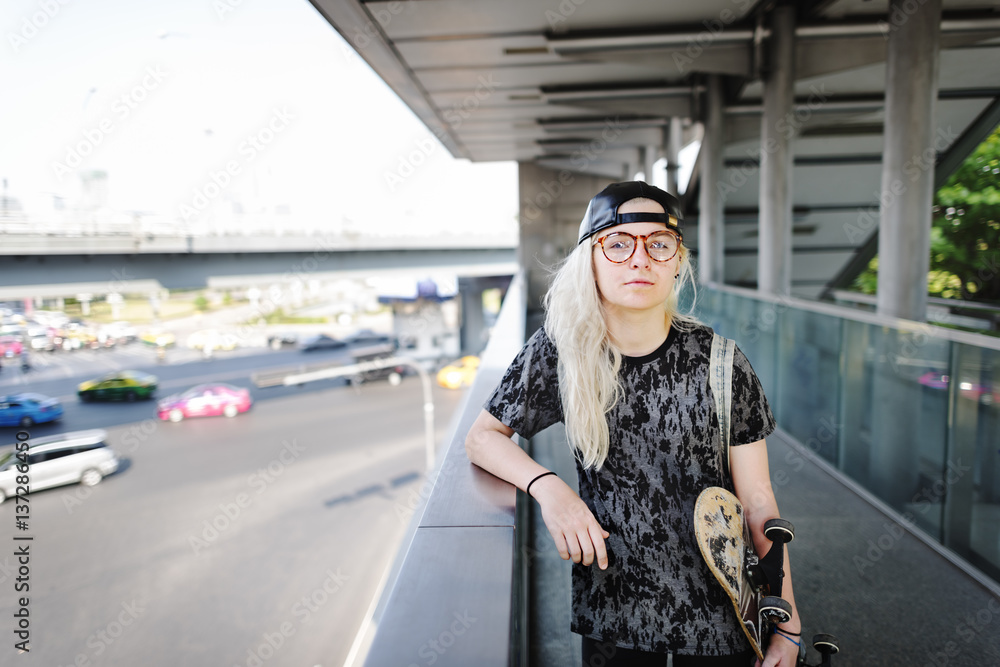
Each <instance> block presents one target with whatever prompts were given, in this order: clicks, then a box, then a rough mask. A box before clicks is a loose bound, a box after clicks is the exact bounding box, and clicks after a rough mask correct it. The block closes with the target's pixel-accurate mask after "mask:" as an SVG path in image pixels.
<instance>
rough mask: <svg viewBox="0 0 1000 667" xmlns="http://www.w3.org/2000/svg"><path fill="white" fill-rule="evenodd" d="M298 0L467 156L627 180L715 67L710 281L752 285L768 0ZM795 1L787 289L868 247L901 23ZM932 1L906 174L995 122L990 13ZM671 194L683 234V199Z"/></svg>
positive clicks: (998, 18) (996, 71) (687, 136)
mask: <svg viewBox="0 0 1000 667" xmlns="http://www.w3.org/2000/svg"><path fill="white" fill-rule="evenodd" d="M312 3H313V4H314V5H315V6H316V8H317V9H318V10H319V11H320V12H321V13H322V14H323V16H324V17H326V19H327V20H328V21H329V22H330V23H331V24H332V25H333V27H334V28H336V29H337V31H338V32H339V33H340V34H341V35H342V36H343V37H344V39H345V40H346V41H347V42H348V44H349V45H350V46H351V47H352V48H354V49H355V50H356V51H357V52H358V54H359V55H360V56H361V57H362V58H364V59H365V60H366V61H367V62H368V64H369V65H371V66H372V68H373V69H374V70H375V71H376V73H378V75H379V76H381V77H382V78H383V79H384V80H385V81H386V83H387V84H388V85H389V86H390V87H391V88H392V89H393V90H394V91H395V92H396V93H397V94H398V95H399V96H400V97H401V98H402V100H403V101H404V102H405V103H406V104H407V105H408V106H409V107H410V109H411V110H413V112H414V113H415V114H416V115H417V116H418V117H419V118H420V119H421V120H422V121H423V122H424V124H425V125H426V126H427V128H428V130H429V132H430V133H431V134H433V135H434V136H436V137H437V138H438V139H439V140H440V141H441V142H442V143H443V144H444V145H445V146H446V147H447V148H448V150H449V151H450V152H451V153H452V154H453V155H454V156H456V157H463V158H468V159H470V160H474V161H482V162H488V161H500V160H514V161H518V162H529V163H536V164H539V165H541V166H545V167H548V168H550V169H553V170H556V171H557V172H560V171H562V170H567V173H569V172H574V173H587V174H593V175H599V176H602V177H607V178H608V179H610V180H620V179H623V178H628V177H631V176H632V175H633V174H635V173H637V172H639V171H643V170H644V162H645V160H644V157H647V158H648V156H649V153H648V152H645V153H644V151H652V154H653V156H654V157H659V156H660V155H663V154H664V147H665V145H666V143H667V137H668V136H669V125H670V121H671V119H672V118H677V119H681V121H682V124H683V126H684V139H683V141H684V143H688V142H690V141H692V140H694V139H696V138H698V133H699V126H698V124H697V123H696V122H695V121H698V120H700V116H701V113H702V108H703V105H704V100H703V97H704V96H703V94H702V93H703V92H704V77H705V76H706V75H707V74H712V73H715V74H723V75H725V76H726V82H727V85H726V94H725V98H726V101H725V106H726V108H725V123H724V124H725V127H726V130H725V132H726V138H725V147H724V158H725V160H726V168H725V177H724V179H723V181H724V183H725V184H727V185H728V189H727V193H728V195H727V201H726V209H727V210H726V232H725V247H726V262H725V264H726V275H725V280H726V282H728V283H732V284H744V285H752V284H754V283H755V282H756V262H757V242H758V239H757V227H758V225H757V219H758V197H759V195H758V193H759V181H758V171H759V167H758V164H757V160H758V158H759V157H760V152H761V151H760V143H761V142H760V135H761V115H762V102H761V100H762V85H761V81H760V79H761V72H762V71H763V69H764V68H765V67H766V64H765V62H764V58H763V53H764V50H763V49H762V43H763V42H765V41H766V39H767V35H768V28H767V22H766V20H765V19H766V16H765V15H766V12H767V11H768V7H770V6H771V5H773V3H770V2H764V1H752V0H745V1H740V0H706V1H704V2H698V3H690V2H657V1H653V0H623V1H621V2H581V1H580V0H564V1H563V2H559V3H556V2H551V3H538V2H535V0H511V1H507V2H495V1H492V0H435V1H434V2H385V1H377V2H362V1H361V0H312ZM795 5H796V7H797V8H798V18H797V28H796V57H795V95H796V99H797V107H796V111H795V114H794V117H793V118H789V119H788V123H787V126H788V129H789V130H790V131H793V132H794V133H795V134H796V141H795V143H794V158H795V167H794V176H793V208H794V221H793V222H794V225H793V239H792V245H793V267H792V289H793V291H794V293H795V294H797V295H801V296H807V297H815V296H817V295H819V294H820V293H822V292H823V291H824V290H825V289H826V288H827V287H829V286H835V284H838V283H843V281H844V280H845V275H846V274H845V270H846V269H849V270H848V271H847V273H850V272H851V271H853V272H854V273H853V274H852V275H850V276H849V278H853V275H856V273H857V272H858V271H860V268H863V266H864V265H865V264H867V260H868V259H870V257H871V253H872V252H873V251H872V248H873V246H872V245H871V244H870V243H868V240H869V239H870V238H871V237H872V236H873V235H874V233H875V232H876V229H877V218H878V206H879V189H880V181H881V170H882V167H881V160H882V144H883V127H884V124H885V122H886V119H885V113H884V112H885V109H884V91H885V80H886V53H887V48H886V47H887V43H888V40H887V37H888V35H889V34H890V33H891V31H892V30H894V29H895V27H896V26H898V25H899V23H900V22H902V21H905V20H907V16H906V14H905V12H901V11H896V12H895V13H894V14H890V13H889V2H888V0H871V1H869V0H864V1H863V0H809V1H805V2H798V3H795ZM912 5H913V6H914V7H917V6H921V5H923V3H912ZM903 6H904V7H909V6H910V3H904V4H903ZM942 7H943V15H942V23H941V30H942V36H941V53H940V58H939V95H938V101H937V106H936V134H935V136H936V137H937V142H936V145H935V149H936V150H937V156H936V157H935V158H934V159H933V160H931V162H933V163H934V164H929V165H921V166H920V167H921V168H932V167H934V166H935V164H936V165H937V166H938V169H939V170H940V171H941V172H942V174H944V175H945V176H946V175H947V174H950V173H951V171H950V170H953V169H954V168H955V167H956V166H957V164H959V163H960V162H961V159H964V157H966V156H967V155H968V154H969V152H970V151H971V150H973V149H974V148H975V146H976V145H978V144H979V143H980V142H981V141H982V139H983V138H985V136H986V135H987V134H988V133H989V131H990V130H992V128H993V127H994V126H995V125H996V124H997V122H1000V103H998V102H997V100H998V98H1000V15H998V14H997V13H996V9H995V3H994V2H989V1H988V0H943V2H942ZM651 162H652V161H650V163H651ZM647 178H648V176H647ZM688 194H690V193H688ZM685 199H686V200H687V205H688V216H687V218H686V221H685V226H686V228H688V229H691V228H693V227H694V226H696V225H697V217H698V216H697V212H696V211H695V208H696V198H694V197H690V196H686V197H685ZM872 211H873V212H874V217H872V216H871V215H868V217H866V213H870V212H872ZM691 231H692V233H687V234H685V238H688V239H690V240H691V241H692V242H695V241H696V239H697V234H696V233H693V229H692V230H691ZM693 245H695V246H696V243H693ZM855 258H860V259H859V261H858V262H855V263H853V264H852V263H851V260H852V259H855ZM859 267H860V268H859Z"/></svg>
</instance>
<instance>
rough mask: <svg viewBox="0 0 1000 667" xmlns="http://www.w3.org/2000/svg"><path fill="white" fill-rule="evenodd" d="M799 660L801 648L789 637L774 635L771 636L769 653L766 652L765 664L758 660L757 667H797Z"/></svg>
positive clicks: (768, 645)
mask: <svg viewBox="0 0 1000 667" xmlns="http://www.w3.org/2000/svg"><path fill="white" fill-rule="evenodd" d="M797 641H800V640H798V639H797ZM798 659H799V647H798V646H796V645H795V644H793V643H792V642H791V641H790V640H789V639H788V638H787V637H784V636H781V635H777V634H774V635H771V640H770V641H769V642H768V644H767V651H765V652H764V662H761V661H760V658H758V659H757V662H756V663H755V667H795V663H796V662H797V661H798Z"/></svg>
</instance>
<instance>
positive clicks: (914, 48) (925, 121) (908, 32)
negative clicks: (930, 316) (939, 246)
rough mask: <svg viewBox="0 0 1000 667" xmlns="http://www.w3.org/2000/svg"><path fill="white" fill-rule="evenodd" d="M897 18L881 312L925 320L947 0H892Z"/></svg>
mask: <svg viewBox="0 0 1000 667" xmlns="http://www.w3.org/2000/svg"><path fill="white" fill-rule="evenodd" d="M896 17H899V19H898V20H897V18H896ZM889 18H890V19H891V20H890V22H889V24H888V25H889V26H890V30H889V47H888V62H887V67H886V79H885V130H884V133H883V134H884V136H885V143H884V146H883V153H882V190H881V192H880V193H879V196H880V198H881V202H882V203H881V220H880V223H879V239H878V258H879V259H878V302H877V303H878V312H879V314H881V315H887V316H891V317H902V318H905V319H909V320H916V321H920V322H922V321H924V319H925V318H926V316H927V272H928V270H929V269H930V231H931V200H932V198H933V196H934V163H935V149H934V102H935V100H936V98H937V90H938V57H939V53H940V49H941V0H926V1H925V2H923V3H920V4H917V3H912V2H911V1H910V0H890V3H889ZM914 165H919V166H920V167H921V168H916V169H915V168H914Z"/></svg>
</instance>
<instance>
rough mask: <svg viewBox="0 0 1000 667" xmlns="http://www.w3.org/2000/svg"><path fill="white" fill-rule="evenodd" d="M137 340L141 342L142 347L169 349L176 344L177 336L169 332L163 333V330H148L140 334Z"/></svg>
mask: <svg viewBox="0 0 1000 667" xmlns="http://www.w3.org/2000/svg"><path fill="white" fill-rule="evenodd" d="M139 340H141V341H142V342H143V344H144V345H152V346H154V347H170V346H172V345H173V344H174V343H176V342H177V336H175V335H174V334H172V333H170V332H169V331H164V330H163V329H149V330H147V331H143V332H142V334H140V336H139Z"/></svg>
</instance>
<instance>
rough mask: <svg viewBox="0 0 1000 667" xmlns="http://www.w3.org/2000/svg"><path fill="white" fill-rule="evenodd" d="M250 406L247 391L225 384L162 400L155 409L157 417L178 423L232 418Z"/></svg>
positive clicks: (216, 384) (201, 388)
mask: <svg viewBox="0 0 1000 667" xmlns="http://www.w3.org/2000/svg"><path fill="white" fill-rule="evenodd" d="M251 405H253V399H251V398H250V391H249V390H247V389H242V388H240V387H234V386H232V385H229V384H223V383H215V384H200V385H198V386H196V387H192V388H191V389H188V390H187V391H185V392H184V393H183V394H174V395H172V396H167V397H166V398H164V399H162V400H161V401H160V402H159V403H158V405H157V416H158V417H159V418H160V419H169V420H170V421H172V422H179V421H181V420H182V419H184V418H185V417H215V416H218V415H223V416H225V417H235V416H236V415H238V414H239V413H241V412H246V411H247V410H249V409H250V406H251Z"/></svg>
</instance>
